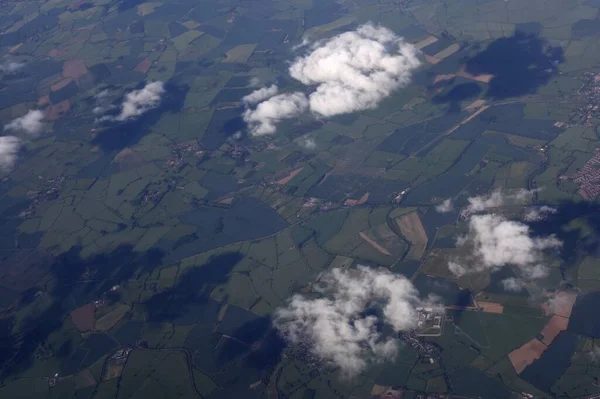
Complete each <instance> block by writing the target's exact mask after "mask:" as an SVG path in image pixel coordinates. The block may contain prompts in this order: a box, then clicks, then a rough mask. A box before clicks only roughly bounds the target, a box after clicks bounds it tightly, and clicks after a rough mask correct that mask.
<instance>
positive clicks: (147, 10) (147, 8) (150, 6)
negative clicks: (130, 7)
mask: <svg viewBox="0 0 600 399" xmlns="http://www.w3.org/2000/svg"><path fill="white" fill-rule="evenodd" d="M162 4H163V3H142V4H140V5H138V12H137V13H138V15H139V16H140V17H144V16H146V15H148V14H152V13H153V12H154V9H155V8H157V7H160V6H161V5H162Z"/></svg>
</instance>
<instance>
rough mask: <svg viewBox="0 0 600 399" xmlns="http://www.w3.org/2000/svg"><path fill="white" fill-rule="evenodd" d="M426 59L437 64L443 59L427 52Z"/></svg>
mask: <svg viewBox="0 0 600 399" xmlns="http://www.w3.org/2000/svg"><path fill="white" fill-rule="evenodd" d="M425 60H426V61H427V62H429V63H430V64H433V65H435V64H437V63H438V62H440V61H441V60H440V59H439V58H435V57H432V56H430V55H427V54H425Z"/></svg>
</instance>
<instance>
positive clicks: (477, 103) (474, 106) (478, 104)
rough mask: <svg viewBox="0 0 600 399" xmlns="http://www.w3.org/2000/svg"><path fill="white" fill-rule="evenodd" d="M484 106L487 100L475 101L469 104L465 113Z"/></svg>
mask: <svg viewBox="0 0 600 399" xmlns="http://www.w3.org/2000/svg"><path fill="white" fill-rule="evenodd" d="M483 104H485V100H482V99H481V98H480V99H479V100H475V101H473V102H472V103H471V104H469V105H468V106H467V107H466V108H465V111H474V110H476V109H477V108H479V107H481V106H482V105H483Z"/></svg>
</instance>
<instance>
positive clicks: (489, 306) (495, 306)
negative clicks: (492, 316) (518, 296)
mask: <svg viewBox="0 0 600 399" xmlns="http://www.w3.org/2000/svg"><path fill="white" fill-rule="evenodd" d="M477 306H478V307H479V308H481V310H482V311H483V312H486V313H499V314H501V313H504V305H502V304H501V303H494V302H477Z"/></svg>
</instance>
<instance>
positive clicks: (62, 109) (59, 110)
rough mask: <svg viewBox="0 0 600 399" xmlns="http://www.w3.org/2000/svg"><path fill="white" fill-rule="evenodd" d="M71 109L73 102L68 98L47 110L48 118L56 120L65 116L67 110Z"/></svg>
mask: <svg viewBox="0 0 600 399" xmlns="http://www.w3.org/2000/svg"><path fill="white" fill-rule="evenodd" d="M70 109H71V102H70V101H69V100H68V99H67V100H63V101H61V102H59V103H56V104H54V105H53V106H51V107H50V108H48V110H46V113H45V114H46V119H48V120H49V121H55V120H57V119H60V118H62V117H63V116H65V114H66V113H67V112H69V110H70Z"/></svg>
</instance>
